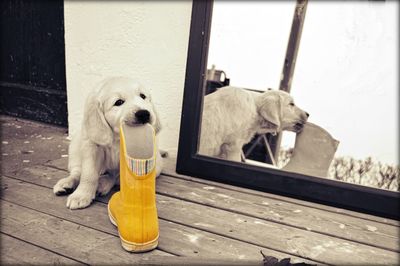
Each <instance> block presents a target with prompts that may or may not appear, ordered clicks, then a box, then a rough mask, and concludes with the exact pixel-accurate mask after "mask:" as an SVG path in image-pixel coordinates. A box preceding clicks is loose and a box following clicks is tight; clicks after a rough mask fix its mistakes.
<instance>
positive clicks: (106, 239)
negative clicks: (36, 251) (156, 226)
mask: <svg viewBox="0 0 400 266" xmlns="http://www.w3.org/2000/svg"><path fill="white" fill-rule="evenodd" d="M0 204H1V211H2V220H1V229H0V230H1V232H3V233H5V234H8V235H11V236H14V237H16V238H19V239H24V240H26V241H27V242H29V243H32V244H34V245H36V246H40V247H43V248H45V249H48V250H52V251H53V252H56V253H58V254H62V255H63V256H67V257H70V258H75V259H76V260H78V261H82V262H84V263H90V264H123V263H140V262H141V261H143V260H144V259H145V258H149V257H151V256H156V255H162V254H165V253H163V252H161V251H159V250H155V251H152V252H149V253H144V254H134V255H132V254H130V253H128V252H126V251H124V250H123V249H122V247H120V248H110V246H120V240H119V238H118V237H116V236H114V235H110V234H107V233H104V232H100V231H97V230H94V229H91V228H88V227H85V226H82V225H79V224H75V223H72V222H69V221H66V220H63V219H60V218H57V217H54V216H51V215H48V214H44V213H40V212H38V211H35V210H32V209H29V208H25V207H22V206H19V205H16V204H14V203H10V202H7V201H4V200H0Z"/></svg>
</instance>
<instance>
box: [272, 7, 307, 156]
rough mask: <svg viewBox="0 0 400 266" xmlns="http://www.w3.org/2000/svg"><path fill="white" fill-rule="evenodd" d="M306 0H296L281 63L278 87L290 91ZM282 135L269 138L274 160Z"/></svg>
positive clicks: (277, 153)
mask: <svg viewBox="0 0 400 266" xmlns="http://www.w3.org/2000/svg"><path fill="white" fill-rule="evenodd" d="M307 3H308V0H297V3H296V8H295V11H294V15H293V21H292V28H291V30H290V36H289V42H288V45H287V48H286V56H285V61H284V63H283V69H282V75H281V83H280V84H279V89H280V90H283V91H286V92H290V88H291V85H292V78H293V73H294V68H295V66H296V58H297V52H298V51H299V46H300V39H301V33H302V30H303V24H304V18H305V16H306V10H307ZM281 138H282V135H281V134H278V135H276V136H275V137H273V136H271V138H269V145H270V147H271V150H272V153H273V154H274V157H275V160H278V155H279V147H280V145H281Z"/></svg>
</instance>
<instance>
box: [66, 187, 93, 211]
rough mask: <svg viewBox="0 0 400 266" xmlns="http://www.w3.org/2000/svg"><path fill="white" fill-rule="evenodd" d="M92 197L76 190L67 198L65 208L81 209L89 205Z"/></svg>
mask: <svg viewBox="0 0 400 266" xmlns="http://www.w3.org/2000/svg"><path fill="white" fill-rule="evenodd" d="M93 199H94V196H93V195H91V193H88V192H85V191H82V190H76V191H75V192H74V193H72V194H71V195H69V196H68V199H67V207H68V208H70V209H71V210H74V209H83V208H86V207H87V206H89V205H90V203H91V202H92V200H93Z"/></svg>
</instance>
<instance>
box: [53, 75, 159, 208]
mask: <svg viewBox="0 0 400 266" xmlns="http://www.w3.org/2000/svg"><path fill="white" fill-rule="evenodd" d="M118 100H122V101H123V103H122V104H121V101H119V102H118V103H117V101H118ZM140 110H146V111H148V112H149V121H148V123H150V124H152V125H153V126H154V128H155V130H156V133H158V132H159V131H160V129H161V124H160V121H159V118H158V115H157V112H156V110H155V108H154V105H153V103H152V101H151V96H150V94H149V93H148V92H147V91H146V90H145V89H144V88H143V87H142V86H141V85H140V84H138V83H137V82H135V81H133V80H132V79H129V78H123V77H115V78H110V79H108V80H106V81H105V82H103V83H102V85H101V86H99V88H96V89H95V90H94V91H92V92H91V93H90V94H89V96H88V98H87V100H86V103H85V107H84V118H83V122H82V126H81V129H80V131H79V132H78V133H77V134H76V135H75V136H73V137H72V140H71V143H70V146H69V162H68V169H69V172H70V174H69V176H68V177H66V178H63V179H61V180H59V181H58V182H57V184H56V185H55V186H54V188H53V191H54V193H55V194H56V195H63V194H68V193H71V192H72V191H73V193H72V194H71V195H69V196H68V199H67V207H68V208H70V209H79V208H85V207H87V206H89V205H90V203H91V202H92V200H93V199H94V198H95V197H96V193H97V194H99V195H106V194H107V193H108V192H109V191H110V190H111V188H112V187H113V186H114V184H115V183H116V181H117V179H118V177H119V158H120V157H119V124H120V121H122V122H124V123H126V124H127V125H129V126H134V125H135V124H140V123H142V121H139V120H140V119H139V118H138V117H137V116H136V113H137V112H138V111H140ZM156 167H157V169H156V171H157V176H158V175H159V174H160V172H161V168H162V158H161V156H160V153H159V152H158V150H157V164H156ZM106 172H107V174H106Z"/></svg>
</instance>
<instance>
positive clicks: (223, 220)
mask: <svg viewBox="0 0 400 266" xmlns="http://www.w3.org/2000/svg"><path fill="white" fill-rule="evenodd" d="M37 170H38V169H36V170H34V171H36V172H37ZM26 171H27V170H26ZM54 171H60V170H57V169H54ZM27 174H28V175H29V178H30V179H31V180H32V178H33V179H36V181H35V182H39V183H42V184H43V185H45V186H48V187H52V184H54V183H55V182H56V180H54V178H55V176H56V174H54V175H53V176H49V174H48V173H46V176H42V177H38V176H36V177H35V174H34V172H33V170H32V169H30V170H29V171H28V172H27ZM62 174H63V173H62V171H60V172H59V173H58V176H60V175H62ZM44 177H46V178H44ZM21 178H24V177H21ZM58 178H59V177H58ZM58 178H57V179H58ZM188 189H189V190H190V188H188ZM100 200H101V199H100ZM103 200H104V199H103ZM157 204H158V208H159V216H160V217H161V218H163V219H167V220H170V221H173V222H176V223H180V224H185V225H189V226H192V227H194V228H197V229H199V230H204V231H208V232H211V233H214V234H219V235H222V236H226V237H229V238H232V239H237V240H239V241H244V242H247V243H252V244H254V245H259V246H262V247H265V248H269V249H275V250H278V251H281V252H287V253H289V254H292V255H293V256H300V257H303V258H308V259H312V260H314V261H320V262H324V263H332V264H337V263H339V264H347V263H358V264H363V263H371V262H379V263H382V264H385V263H386V264H394V263H396V262H397V259H398V253H396V252H391V251H387V250H383V249H379V248H375V247H371V246H368V245H363V244H359V243H355V242H351V241H346V240H342V239H338V238H335V237H331V236H326V235H324V234H318V233H314V232H309V231H307V230H301V229H298V228H294V227H291V226H286V225H282V224H280V223H276V222H270V221H265V220H260V219H258V218H254V217H250V216H246V215H242V214H237V213H232V212H230V211H225V210H221V209H217V208H210V207H207V206H204V205H202V204H196V203H191V202H187V201H183V200H178V199H175V198H171V197H167V196H163V195H158V196H157ZM311 222H312V221H310V223H311ZM344 254H351V256H344Z"/></svg>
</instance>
